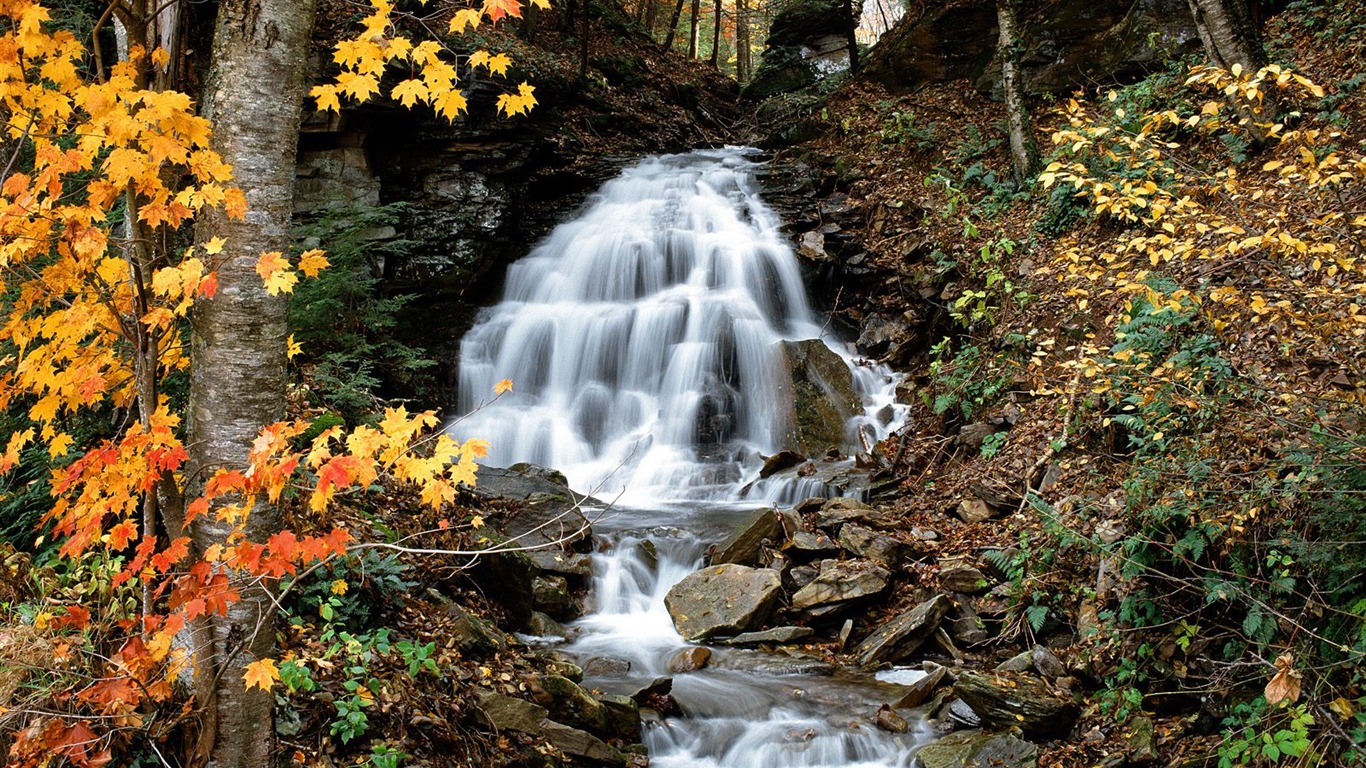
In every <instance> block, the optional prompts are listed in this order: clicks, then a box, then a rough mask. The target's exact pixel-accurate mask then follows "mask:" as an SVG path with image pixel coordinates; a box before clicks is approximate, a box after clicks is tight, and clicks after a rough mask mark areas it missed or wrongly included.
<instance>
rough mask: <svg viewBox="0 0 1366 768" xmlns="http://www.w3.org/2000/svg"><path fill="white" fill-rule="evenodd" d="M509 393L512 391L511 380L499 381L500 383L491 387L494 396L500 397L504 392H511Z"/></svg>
mask: <svg viewBox="0 0 1366 768" xmlns="http://www.w3.org/2000/svg"><path fill="white" fill-rule="evenodd" d="M511 391H512V379H503V380H502V381H500V382H498V383H497V384H494V385H493V394H495V395H501V394H503V393H504V392H511Z"/></svg>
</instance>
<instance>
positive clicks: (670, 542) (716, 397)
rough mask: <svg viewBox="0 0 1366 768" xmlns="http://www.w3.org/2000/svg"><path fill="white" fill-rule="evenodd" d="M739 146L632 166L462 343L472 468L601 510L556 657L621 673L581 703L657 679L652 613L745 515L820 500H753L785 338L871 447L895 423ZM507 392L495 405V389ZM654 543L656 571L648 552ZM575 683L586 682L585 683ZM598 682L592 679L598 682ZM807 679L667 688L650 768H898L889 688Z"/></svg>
mask: <svg viewBox="0 0 1366 768" xmlns="http://www.w3.org/2000/svg"><path fill="white" fill-rule="evenodd" d="M753 166H754V164H753V162H752V161H750V160H748V159H747V158H746V157H745V154H744V152H743V151H740V150H712V151H702V152H696V153H691V154H687V155H672V156H665V157H658V158H652V159H647V160H645V161H643V162H641V163H639V164H638V165H636V166H634V167H632V168H630V169H628V170H627V171H626V172H624V173H623V174H622V176H621V177H620V178H618V179H616V180H615V181H612V182H610V183H608V184H607V185H606V186H604V187H603V189H602V190H601V191H600V192H599V193H598V194H597V195H596V196H594V197H593V198H592V199H591V200H590V201H589V203H588V205H587V206H586V207H585V210H584V211H583V212H582V213H581V214H580V215H579V216H578V217H577V218H576V219H575V220H573V221H571V222H568V223H566V224H563V225H561V226H559V227H557V228H556V229H555V231H554V232H553V233H551V235H550V236H549V237H548V238H547V239H546V241H545V242H544V243H543V244H541V245H540V246H539V247H537V248H536V249H535V250H534V251H533V252H532V253H531V254H530V255H529V256H527V257H526V258H525V259H522V260H521V261H519V262H518V263H517V264H515V265H513V267H512V268H511V269H510V270H509V273H508V278H507V287H506V293H505V296H504V299H503V301H502V303H500V304H498V305H497V306H495V307H493V308H491V309H489V310H486V311H485V313H484V314H483V315H482V316H481V318H480V321H479V323H478V324H477V325H476V327H475V328H474V329H472V330H471V331H470V333H469V334H468V335H467V336H466V338H465V340H464V342H463V343H462V345H461V360H460V383H461V407H462V410H463V411H464V412H466V413H467V414H469V415H467V416H465V417H463V418H462V419H460V420H458V422H457V423H455V424H453V425H452V426H451V427H450V429H451V430H452V431H453V432H454V433H455V434H456V436H457V437H459V438H461V439H464V438H467V437H474V436H478V437H481V438H484V439H486V440H487V441H488V442H489V443H490V444H491V446H492V449H491V453H490V455H489V457H488V459H487V463H489V464H492V465H503V466H506V465H509V464H512V463H515V462H522V461H525V462H530V463H533V464H538V465H541V466H547V467H553V468H555V469H558V470H560V471H562V472H564V473H565V475H566V476H567V477H568V478H569V481H570V485H571V486H572V487H574V488H575V489H576V490H580V491H583V492H587V493H591V494H593V495H595V496H597V497H599V498H603V499H609V500H613V501H614V502H615V507H614V509H613V511H612V513H611V517H610V518H609V519H608V521H607V524H608V525H610V526H611V527H612V528H614V529H615V532H614V533H611V534H606V533H605V530H604V529H605V528H606V525H598V526H597V528H598V530H597V532H598V534H599V535H600V536H603V537H605V538H606V539H607V540H608V543H609V544H610V546H608V547H607V548H606V549H605V551H601V552H599V553H598V554H596V555H594V558H593V562H594V577H593V601H594V606H593V610H592V613H591V614H590V615H588V616H586V617H585V618H583V619H581V620H580V621H579V622H577V625H576V628H577V629H578V630H579V632H580V634H579V637H578V639H576V640H575V641H574V642H573V643H572V644H571V645H569V646H568V647H566V650H567V651H568V652H570V653H572V654H574V655H575V656H577V657H578V658H579V659H580V661H582V662H584V663H585V664H587V663H588V662H589V661H590V660H593V659H595V658H596V659H603V658H606V659H611V660H614V664H615V666H616V667H617V668H620V667H623V666H627V665H629V669H628V670H627V671H625V672H624V673H617V674H611V675H608V674H605V673H604V674H599V675H597V676H591V677H590V678H589V679H587V680H586V681H585V684H586V685H588V686H589V687H596V688H600V689H602V690H606V691H622V692H625V691H627V690H630V689H632V688H637V687H640V686H641V685H643V684H645V683H648V682H650V681H651V680H653V679H654V678H656V677H659V676H661V675H665V674H667V672H668V664H669V660H670V658H671V657H672V656H673V655H674V654H676V653H677V652H678V651H679V650H681V649H683V648H685V647H686V646H687V644H686V643H685V642H684V641H683V639H682V638H681V637H680V636H679V634H678V633H677V631H675V629H674V626H673V622H672V620H671V619H670V617H669V614H668V612H667V610H666V609H665V607H664V596H665V595H666V594H667V593H668V590H669V588H670V587H672V586H673V585H674V584H676V583H677V582H678V581H679V580H680V579H682V578H683V577H684V576H685V575H687V574H688V573H690V572H692V571H694V570H696V569H697V568H699V567H701V565H702V558H703V554H704V552H705V550H706V548H707V545H708V544H709V543H712V542H715V541H717V540H718V539H719V538H720V534H721V533H723V532H724V531H726V530H727V529H729V528H730V527H731V526H733V525H734V524H735V522H736V520H737V519H738V518H737V517H736V513H737V511H738V510H739V508H740V507H739V504H738V502H739V500H740V499H741V497H742V496H743V495H744V494H745V491H746V490H747V489H748V490H749V494H748V495H749V498H750V499H751V501H750V504H749V506H750V507H751V508H752V507H753V505H754V504H753V501H752V500H753V499H754V498H756V497H758V498H760V499H767V500H770V501H772V500H778V499H786V498H793V497H795V498H803V497H805V496H807V495H816V494H819V493H821V492H822V491H823V489H822V488H820V487H812V486H802V487H796V486H793V485H791V484H789V486H788V487H786V488H784V487H782V486H781V485H780V484H779V483H776V482H773V481H768V482H761V483H756V482H755V481H756V478H757V476H758V472H759V469H760V467H761V465H762V461H763V458H762V457H763V456H764V455H768V454H772V453H774V452H776V451H777V450H780V449H781V447H782V444H783V440H784V436H785V435H786V434H787V433H788V431H789V430H790V429H791V424H790V420H791V418H792V416H791V411H792V405H791V403H790V402H788V400H787V398H788V397H789V395H787V394H785V393H787V392H790V391H791V381H790V379H789V378H788V373H787V370H786V366H785V364H784V362H783V357H782V351H781V343H780V342H781V341H783V340H799V339H813V338H823V339H824V341H825V343H826V344H827V345H828V346H830V348H831V349H833V350H835V351H836V352H837V353H838V354H839V355H840V356H841V357H843V358H844V359H845V360H846V361H847V362H848V364H849V365H850V368H851V370H852V372H853V379H854V382H855V389H856V390H857V391H858V392H859V393H860V395H861V397H862V398H863V400H864V404H865V408H866V411H865V414H863V415H860V416H856V417H855V418H854V419H851V421H850V423H849V425H848V428H847V434H846V446H845V448H846V450H847V451H850V452H852V451H853V450H855V449H856V448H857V445H858V442H859V435H860V431H863V434H864V436H865V437H866V438H867V439H868V440H869V441H876V440H879V439H881V438H883V437H884V436H886V434H887V433H888V432H889V431H890V430H892V429H894V428H896V427H897V426H899V424H900V422H901V420H902V419H903V418H904V412H905V409H904V407H902V406H899V405H896V404H895V403H894V401H893V391H894V389H895V383H896V380H895V377H894V376H893V375H892V374H891V373H890V372H889V371H887V370H886V369H885V368H882V367H880V366H874V365H870V364H866V363H856V362H855V359H854V357H853V355H852V353H851V352H850V351H849V350H848V349H847V348H846V347H845V346H844V345H842V344H838V343H836V342H835V341H834V340H833V339H831V338H829V337H827V336H823V335H822V329H821V327H820V325H819V323H818V322H817V320H816V317H815V316H814V315H813V314H812V312H811V310H810V308H809V306H808V304H807V300H806V296H805V294H804V292H803V289H802V285H801V280H800V274H799V270H798V264H797V260H796V258H795V256H794V255H793V253H792V251H791V249H790V247H789V246H788V245H787V243H786V241H785V240H784V238H783V237H782V235H781V234H780V232H779V229H778V227H779V221H778V219H777V217H776V215H775V214H774V213H773V212H772V211H771V210H770V209H769V208H768V207H767V206H766V205H765V204H764V203H763V202H762V201H761V200H760V199H759V197H758V195H757V193H756V191H755V189H754V183H753V180H752V177H751V173H752V170H753ZM502 379H511V380H512V381H513V386H514V390H513V392H512V393H509V394H507V395H504V396H503V397H501V398H499V399H498V400H497V401H496V402H494V403H492V404H491V405H483V407H482V408H481V407H480V406H481V405H482V404H484V402H485V401H486V400H487V399H489V398H490V397H491V395H492V390H493V387H494V384H495V382H497V381H500V380H502ZM646 539H648V540H649V541H650V542H652V543H653V545H654V547H655V550H656V552H657V556H656V557H649V556H646V555H644V554H643V552H644V550H643V549H642V548H641V543H642V542H643V541H645V540H646ZM589 666H590V667H591V666H592V665H589ZM599 666H602V665H599ZM803 667H810V663H809V662H798V661H794V660H792V659H789V658H786V657H778V656H769V655H765V654H760V653H757V652H755V651H745V650H734V649H724V648H716V649H714V651H713V658H712V663H711V665H710V666H709V667H708V668H707V669H704V670H702V671H700V672H694V673H688V674H679V675H675V676H674V690H673V695H674V697H675V699H676V700H677V701H678V702H679V704H680V706H681V708H682V709H683V712H684V716H682V717H671V718H667V719H664V720H662V721H657V722H652V723H647V724H646V725H647V727H646V729H645V741H646V743H647V745H648V747H649V749H650V757H651V763H652V765H655V766H661V767H663V768H901V767H902V766H909V765H910V764H911V762H912V759H913V758H912V755H913V750H914V747H915V746H917V745H918V744H920V743H923V742H924V741H926V740H927V736H926V735H925V734H924V733H922V732H915V731H913V732H912V733H911V734H903V735H899V736H898V735H892V734H888V733H884V732H882V731H880V730H878V729H877V728H876V727H875V726H874V724H873V715H874V713H875V712H876V710H877V707H878V705H879V704H880V703H882V702H886V701H895V700H896V699H897V698H898V697H899V694H898V693H897V690H896V689H897V687H896V686H891V685H887V684H883V683H879V682H877V681H876V680H873V679H872V678H871V677H867V676H864V677H861V678H854V677H849V676H844V677H835V676H813V675H810V674H802V668H803Z"/></svg>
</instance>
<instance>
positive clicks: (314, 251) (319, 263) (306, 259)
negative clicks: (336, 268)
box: [299, 248, 331, 277]
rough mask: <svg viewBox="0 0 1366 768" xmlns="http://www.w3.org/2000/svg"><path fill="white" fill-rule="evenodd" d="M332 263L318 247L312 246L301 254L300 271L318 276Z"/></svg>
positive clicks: (311, 275)
mask: <svg viewBox="0 0 1366 768" xmlns="http://www.w3.org/2000/svg"><path fill="white" fill-rule="evenodd" d="M330 263H331V262H329V261H328V260H327V257H326V256H324V255H323V251H322V250H321V249H318V248H310V249H309V250H307V251H304V252H303V253H301V254H299V271H300V272H302V273H304V274H305V275H307V276H309V277H317V276H318V273H319V272H321V271H323V270H324V269H326V268H327V266H328V265H329V264H330Z"/></svg>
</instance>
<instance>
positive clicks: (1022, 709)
mask: <svg viewBox="0 0 1366 768" xmlns="http://www.w3.org/2000/svg"><path fill="white" fill-rule="evenodd" d="M953 690H954V693H956V694H958V696H959V697H960V698H962V699H963V700H964V701H966V702H967V703H968V705H969V706H971V707H972V709H973V711H974V712H976V713H977V714H978V715H979V716H980V717H981V718H982V722H984V723H986V724H987V725H990V726H993V727H997V728H1010V727H1018V728H1019V729H1020V730H1021V731H1024V733H1025V735H1026V736H1038V737H1043V738H1062V737H1065V736H1066V735H1067V734H1068V732H1070V731H1071V730H1072V724H1073V723H1074V722H1076V719H1077V715H1078V714H1079V709H1078V708H1077V705H1076V703H1075V702H1073V701H1072V699H1071V697H1067V698H1064V697H1062V696H1059V695H1057V694H1055V693H1054V692H1053V691H1052V690H1050V689H1049V687H1048V685H1047V684H1046V683H1044V681H1043V680H1042V679H1041V678H1038V677H1036V676H1034V675H1029V674H1024V673H997V674H982V673H979V672H963V673H962V674H960V675H959V676H958V680H957V682H955V683H954V684H953Z"/></svg>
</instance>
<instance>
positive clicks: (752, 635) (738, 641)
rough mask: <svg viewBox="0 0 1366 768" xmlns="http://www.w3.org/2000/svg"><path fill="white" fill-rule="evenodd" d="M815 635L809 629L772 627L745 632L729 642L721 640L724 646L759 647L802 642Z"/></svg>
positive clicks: (813, 631)
mask: <svg viewBox="0 0 1366 768" xmlns="http://www.w3.org/2000/svg"><path fill="white" fill-rule="evenodd" d="M813 634H815V630H813V629H811V628H810V627H774V628H773V629H765V630H764V631H762V632H746V633H744V634H742V635H736V636H735V637H732V638H731V639H729V640H723V641H722V643H723V644H725V645H760V644H763V643H774V644H782V643H793V642H796V641H798V640H803V639H806V638H808V637H810V636H811V635H813Z"/></svg>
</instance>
